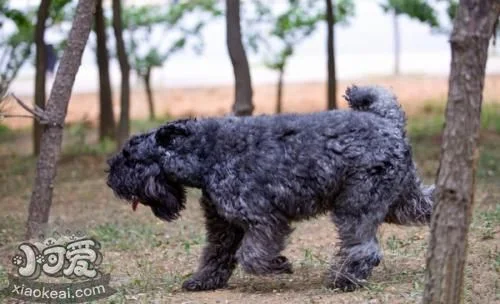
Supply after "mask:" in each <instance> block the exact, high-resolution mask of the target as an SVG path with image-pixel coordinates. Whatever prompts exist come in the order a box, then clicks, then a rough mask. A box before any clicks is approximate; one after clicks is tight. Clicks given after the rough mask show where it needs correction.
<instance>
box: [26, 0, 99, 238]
mask: <svg viewBox="0 0 500 304" xmlns="http://www.w3.org/2000/svg"><path fill="white" fill-rule="evenodd" d="M94 5H95V1H91V0H80V1H78V6H77V8H76V13H75V17H74V20H73V25H72V27H71V31H70V32H69V36H68V44H67V46H66V48H65V50H64V54H63V56H62V59H61V63H60V65H59V69H58V70H57V73H56V78H55V81H54V86H53V88H52V91H51V94H50V97H49V100H48V102H47V109H46V113H47V116H48V117H49V120H50V123H49V124H47V125H45V126H44V128H43V131H42V140H41V145H40V156H39V158H38V162H37V168H36V177H35V183H34V186H33V193H32V195H31V201H30V206H29V214H28V222H27V233H26V237H27V238H31V237H33V236H35V235H36V234H37V232H39V231H40V230H39V229H41V228H42V226H43V225H44V224H46V223H47V222H48V219H49V212H50V205H51V203H52V192H53V189H54V179H55V176H56V163H57V161H58V159H59V154H60V152H61V142H62V135H63V126H64V119H65V117H66V112H67V109H68V102H69V98H70V96H71V90H72V88H73V84H74V82H75V76H76V73H77V71H78V68H79V67H80V63H81V58H82V54H83V50H84V49H85V45H86V44H87V39H88V37H89V34H90V30H91V27H92V19H93V12H94Z"/></svg>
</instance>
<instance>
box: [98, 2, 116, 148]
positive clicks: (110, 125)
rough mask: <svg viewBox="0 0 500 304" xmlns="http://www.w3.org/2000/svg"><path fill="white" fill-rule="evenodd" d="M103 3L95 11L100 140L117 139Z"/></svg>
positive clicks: (99, 3)
mask: <svg viewBox="0 0 500 304" xmlns="http://www.w3.org/2000/svg"><path fill="white" fill-rule="evenodd" d="M102 1H103V0H97V3H96V11H95V34H96V38H97V52H96V56H97V65H98V67H99V140H100V141H103V140H104V139H106V138H107V139H114V138H115V116H114V113H113V94H112V91H111V81H110V77H109V53H108V48H107V46H106V40H107V39H106V20H105V18H104V11H103V8H102Z"/></svg>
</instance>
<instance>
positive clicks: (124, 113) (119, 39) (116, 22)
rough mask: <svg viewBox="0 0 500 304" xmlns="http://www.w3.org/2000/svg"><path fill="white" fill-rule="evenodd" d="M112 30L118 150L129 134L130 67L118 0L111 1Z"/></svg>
mask: <svg viewBox="0 0 500 304" xmlns="http://www.w3.org/2000/svg"><path fill="white" fill-rule="evenodd" d="M113 30H114V32H115V39H116V52H117V54H118V62H119V64H120V71H121V75H122V80H121V94H120V107H121V112H120V122H119V124H118V132H117V139H118V140H117V141H118V148H120V147H121V146H122V145H123V143H124V142H125V141H126V140H127V138H128V137H129V134H130V65H129V62H128V58H127V52H126V50H125V42H124V41H123V22H122V7H121V1H120V0H113Z"/></svg>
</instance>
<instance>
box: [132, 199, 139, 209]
mask: <svg viewBox="0 0 500 304" xmlns="http://www.w3.org/2000/svg"><path fill="white" fill-rule="evenodd" d="M137 205H139V201H134V202H132V210H134V211H135V210H137Z"/></svg>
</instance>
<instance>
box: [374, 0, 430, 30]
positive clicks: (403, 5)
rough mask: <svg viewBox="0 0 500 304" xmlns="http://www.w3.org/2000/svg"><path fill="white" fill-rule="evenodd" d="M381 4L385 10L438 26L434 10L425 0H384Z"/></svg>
mask: <svg viewBox="0 0 500 304" xmlns="http://www.w3.org/2000/svg"><path fill="white" fill-rule="evenodd" d="M386 1H387V2H385V3H383V4H381V7H382V9H383V10H384V11H385V12H395V13H396V14H398V15H401V14H404V15H407V16H408V17H410V18H412V19H416V20H418V21H420V22H422V23H426V24H428V25H429V26H431V27H438V26H439V21H438V18H437V15H436V11H435V10H434V8H433V7H432V6H431V4H430V3H429V1H427V0H386Z"/></svg>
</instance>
